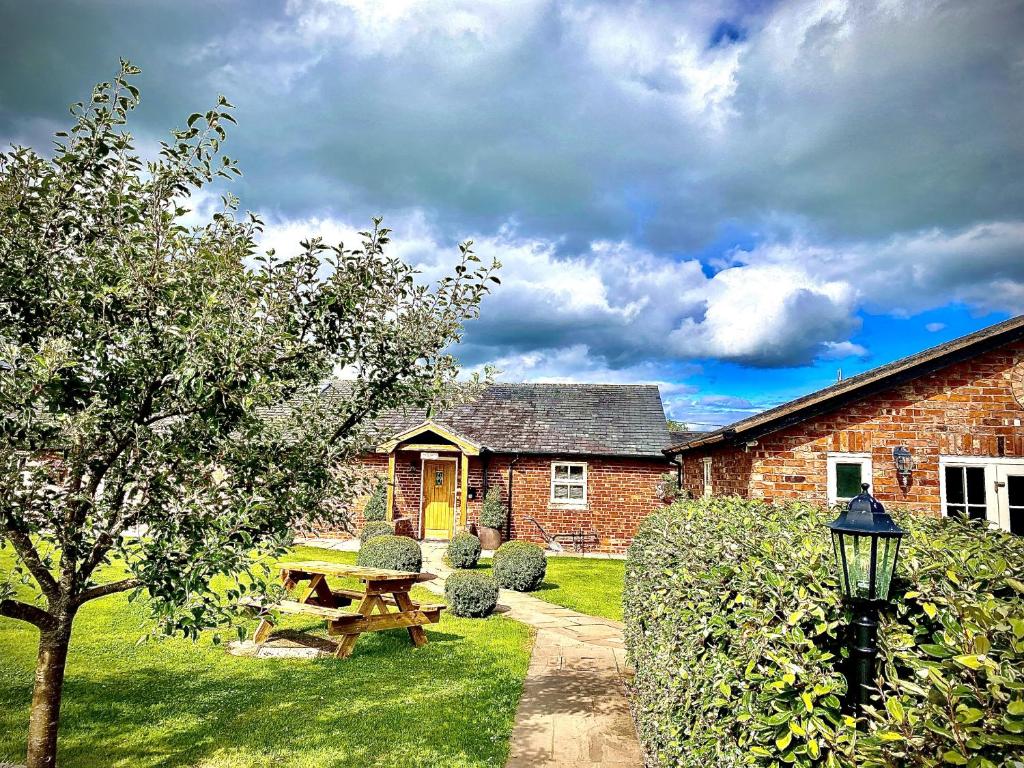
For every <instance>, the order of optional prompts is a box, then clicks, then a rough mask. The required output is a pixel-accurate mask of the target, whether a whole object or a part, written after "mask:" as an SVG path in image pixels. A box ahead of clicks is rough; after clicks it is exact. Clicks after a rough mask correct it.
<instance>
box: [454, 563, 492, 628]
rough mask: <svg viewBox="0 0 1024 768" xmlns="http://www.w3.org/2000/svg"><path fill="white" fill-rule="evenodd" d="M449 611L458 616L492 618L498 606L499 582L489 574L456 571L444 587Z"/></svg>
mask: <svg viewBox="0 0 1024 768" xmlns="http://www.w3.org/2000/svg"><path fill="white" fill-rule="evenodd" d="M444 596H445V600H446V601H447V603H448V610H449V611H451V612H452V613H453V614H454V615H456V616H465V617H468V618H473V619H479V618H483V617H484V616H490V615H491V613H492V612H493V611H494V608H495V607H496V606H497V604H498V582H496V581H495V580H494V577H493V576H491V575H490V574H489V573H483V572H480V571H455V572H454V573H452V574H451V575H450V576H449V577H448V578H447V580H446V581H445V585H444Z"/></svg>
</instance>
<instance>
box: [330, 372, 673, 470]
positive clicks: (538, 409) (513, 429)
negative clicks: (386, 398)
mask: <svg viewBox="0 0 1024 768" xmlns="http://www.w3.org/2000/svg"><path fill="white" fill-rule="evenodd" d="M339 384H343V383H342V382H339ZM426 418H427V415H426V413H425V411H423V410H421V409H416V410H413V409H404V410H395V411H389V412H387V413H385V414H382V415H381V416H380V417H379V418H378V419H377V420H376V422H375V424H374V426H375V427H376V428H377V429H378V430H380V432H381V433H383V434H388V435H389V436H393V435H396V434H400V433H401V432H404V431H406V430H408V429H412V428H413V427H416V426H419V425H420V424H422V423H423V422H424V421H426ZM432 421H434V422H436V423H437V424H439V425H442V426H444V427H447V428H449V429H451V430H453V431H454V432H456V433H458V434H460V435H464V436H465V437H467V438H469V439H470V440H472V441H473V442H475V443H477V444H479V445H481V446H483V447H484V448H486V449H487V450H490V451H492V452H495V453H520V454H531V453H532V454H559V455H570V454H577V455H584V454H589V455H601V456H636V457H651V458H660V459H663V458H664V453H663V451H664V449H665V447H666V446H668V445H669V444H671V442H672V441H671V438H670V437H669V432H668V425H667V424H666V422H665V410H664V408H663V406H662V404H661V394H660V393H659V391H658V387H657V386H655V385H647V384H493V385H491V386H490V387H487V388H486V389H485V390H484V391H483V393H482V394H481V395H480V396H479V397H477V398H476V399H475V400H473V401H472V402H470V403H466V404H462V405H459V406H456V407H454V408H452V409H449V410H447V411H442V412H440V413H437V414H434V415H433V417H432Z"/></svg>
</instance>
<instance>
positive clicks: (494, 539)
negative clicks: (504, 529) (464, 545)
mask: <svg viewBox="0 0 1024 768" xmlns="http://www.w3.org/2000/svg"><path fill="white" fill-rule="evenodd" d="M476 535H477V538H478V539H480V546H481V547H482V548H483V549H497V548H498V547H500V546H501V531H499V530H498V529H497V528H485V527H484V526H482V525H479V526H477V529H476Z"/></svg>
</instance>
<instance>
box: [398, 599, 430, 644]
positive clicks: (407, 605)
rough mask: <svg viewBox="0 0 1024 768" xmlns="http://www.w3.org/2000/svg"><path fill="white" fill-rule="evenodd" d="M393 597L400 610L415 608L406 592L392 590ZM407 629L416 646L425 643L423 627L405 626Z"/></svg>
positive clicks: (410, 610)
mask: <svg viewBox="0 0 1024 768" xmlns="http://www.w3.org/2000/svg"><path fill="white" fill-rule="evenodd" d="M391 594H392V595H393V596H394V598H395V604H396V605H397V606H398V609H399V610H400V611H402V612H409V613H411V612H413V611H415V610H416V606H414V605H413V604H412V599H411V598H410V597H409V593H408V592H392V593H391ZM407 629H408V630H409V637H410V639H411V640H412V644H413V645H415V646H416V647H417V648H422V647H423V646H424V645H426V644H427V633H426V632H424V631H423V627H407Z"/></svg>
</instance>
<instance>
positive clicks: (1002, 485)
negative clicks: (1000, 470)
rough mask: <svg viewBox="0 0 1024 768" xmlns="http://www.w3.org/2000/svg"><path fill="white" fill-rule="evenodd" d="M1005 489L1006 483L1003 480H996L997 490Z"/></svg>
mask: <svg viewBox="0 0 1024 768" xmlns="http://www.w3.org/2000/svg"><path fill="white" fill-rule="evenodd" d="M1005 487H1006V483H1005V482H1003V481H1002V480H996V488H1005Z"/></svg>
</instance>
